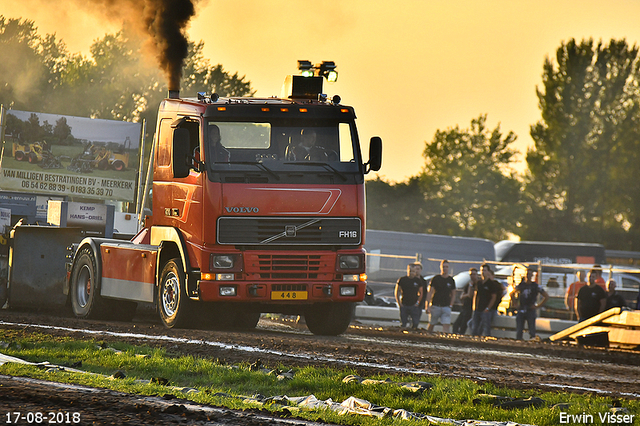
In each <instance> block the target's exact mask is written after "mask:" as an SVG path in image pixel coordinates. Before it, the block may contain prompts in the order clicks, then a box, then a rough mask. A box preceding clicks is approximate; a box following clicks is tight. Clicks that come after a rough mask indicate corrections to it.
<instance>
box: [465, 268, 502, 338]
mask: <svg viewBox="0 0 640 426" xmlns="http://www.w3.org/2000/svg"><path fill="white" fill-rule="evenodd" d="M480 274H481V275H482V281H480V282H479V283H478V284H476V293H475V296H474V298H473V318H472V321H473V322H472V326H471V334H473V335H474V336H482V335H484V336H491V321H493V316H494V312H496V311H495V308H496V307H497V306H498V304H499V303H500V302H499V301H500V299H501V298H502V290H503V289H502V284H500V283H499V282H497V281H495V280H493V271H492V270H491V266H490V265H489V264H487V263H484V264H482V266H481V267H480Z"/></svg>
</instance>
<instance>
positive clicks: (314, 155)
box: [286, 129, 337, 161]
mask: <svg viewBox="0 0 640 426" xmlns="http://www.w3.org/2000/svg"><path fill="white" fill-rule="evenodd" d="M316 139H317V134H316V131H315V130H313V129H302V130H301V131H300V143H299V144H298V145H295V146H293V145H289V146H287V153H286V158H287V161H327V160H331V158H330V157H331V156H330V154H329V152H327V150H326V149H325V148H323V147H321V146H318V145H316ZM336 156H337V155H336Z"/></svg>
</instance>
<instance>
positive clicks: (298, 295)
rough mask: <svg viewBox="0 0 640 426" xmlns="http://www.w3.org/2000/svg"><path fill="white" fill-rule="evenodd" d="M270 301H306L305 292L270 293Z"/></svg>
mask: <svg viewBox="0 0 640 426" xmlns="http://www.w3.org/2000/svg"><path fill="white" fill-rule="evenodd" d="M271 300H307V292H306V291H272V292H271Z"/></svg>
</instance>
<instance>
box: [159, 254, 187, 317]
mask: <svg viewBox="0 0 640 426" xmlns="http://www.w3.org/2000/svg"><path fill="white" fill-rule="evenodd" d="M185 284H186V280H185V274H184V271H183V270H182V262H181V261H180V259H177V258H176V259H171V260H169V261H168V262H167V263H166V264H165V265H164V268H162V273H161V274H160V287H159V288H158V297H157V304H158V313H159V314H160V319H161V320H162V323H163V324H164V325H165V327H167V328H184V327H187V326H188V325H189V323H190V314H191V312H190V310H191V307H190V306H189V305H191V303H190V302H191V300H190V299H189V297H188V296H187V294H186V292H185Z"/></svg>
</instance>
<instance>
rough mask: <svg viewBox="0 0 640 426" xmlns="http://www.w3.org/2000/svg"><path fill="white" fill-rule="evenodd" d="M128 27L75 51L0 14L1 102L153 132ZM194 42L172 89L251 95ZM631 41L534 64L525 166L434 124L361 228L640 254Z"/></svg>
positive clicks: (493, 145)
mask: <svg viewBox="0 0 640 426" xmlns="http://www.w3.org/2000/svg"><path fill="white" fill-rule="evenodd" d="M141 46H142V45H141V42H140V41H139V40H137V39H136V38H134V37H133V36H131V34H129V33H128V32H127V31H126V29H123V30H121V31H119V32H117V33H115V34H107V35H105V36H104V37H103V38H102V39H99V40H96V41H95V42H94V43H93V44H92V46H91V48H90V56H88V57H86V56H84V55H82V54H71V53H69V52H68V49H67V47H66V45H65V44H64V42H63V41H61V40H57V39H56V37H55V35H49V34H47V35H44V36H43V35H40V34H38V31H37V28H36V26H35V24H34V22H33V21H29V20H21V19H7V18H5V17H4V16H2V15H0V57H1V58H2V61H0V103H1V104H3V105H4V106H5V107H9V108H13V109H17V110H24V111H33V112H47V113H53V114H64V115H75V116H82V117H93V118H103V119H114V120H124V121H135V122H138V121H141V120H142V119H146V120H147V122H148V123H151V126H149V128H148V130H147V131H148V133H152V132H153V123H155V119H156V113H157V107H158V104H159V103H160V102H161V100H162V99H163V98H164V97H165V96H166V93H167V85H166V83H165V82H164V79H163V76H162V73H161V71H160V70H159V69H158V68H157V67H156V66H155V61H153V60H150V59H149V58H147V57H146V56H145V55H144V54H142V53H141V52H142V47H141ZM203 48H204V43H203V42H202V41H201V42H198V43H195V42H190V43H189V55H188V57H187V59H186V62H185V68H184V71H183V78H182V82H181V89H182V91H183V92H184V93H189V94H194V93H196V92H198V91H207V92H216V93H218V94H219V95H221V96H247V95H252V94H253V93H254V92H255V91H254V90H253V89H252V88H251V84H250V82H249V81H248V80H246V78H245V77H244V76H242V77H240V76H239V75H238V73H235V74H231V73H228V72H226V71H225V70H224V69H223V67H222V65H220V64H218V65H212V64H211V62H210V61H209V60H208V59H207V58H205V57H204V54H203ZM639 61H640V58H639V57H638V48H637V47H636V46H635V45H633V46H630V45H629V44H627V42H626V41H625V40H611V41H610V42H609V43H603V42H602V41H600V42H594V41H593V40H591V39H589V40H581V41H577V40H574V39H571V40H569V41H566V42H562V43H561V45H560V47H558V49H557V51H556V54H555V57H553V58H551V57H548V58H546V60H545V61H544V64H543V67H542V84H541V86H540V87H538V88H537V96H538V101H539V108H540V112H541V118H540V120H539V121H538V122H536V123H534V124H532V125H531V128H530V135H531V137H532V139H533V142H534V145H533V147H531V148H530V149H528V151H527V152H526V166H527V168H526V170H525V171H524V173H516V172H515V171H514V169H513V167H512V166H513V164H514V162H515V160H516V155H517V154H518V153H517V151H516V150H515V149H514V148H513V145H514V142H515V141H516V138H517V136H516V135H515V134H514V133H513V132H507V133H506V134H505V133H503V131H502V130H501V129H500V126H499V125H498V126H497V127H495V128H494V129H489V128H487V124H486V122H487V116H486V115H484V114H480V115H479V116H478V117H474V118H473V119H472V120H471V122H470V125H469V126H468V127H466V128H460V127H459V126H455V127H453V128H448V129H445V130H438V131H437V132H436V133H435V135H434V137H433V139H432V140H431V141H426V142H425V147H424V151H423V153H422V155H423V157H424V159H425V164H424V166H423V168H422V170H421V172H420V173H419V174H417V175H416V176H412V177H410V178H408V179H407V180H406V181H405V182H399V183H390V182H386V181H384V180H383V179H380V178H378V179H376V180H373V181H369V182H368V185H367V214H368V223H367V227H368V228H370V229H381V230H395V231H407V232H419V233H434V234H442V235H458V236H470V237H479V238H487V239H490V240H493V241H498V240H501V239H504V238H507V237H508V236H510V235H512V234H515V235H518V236H519V237H520V238H522V239H524V240H543V241H577V242H599V243H603V244H604V245H605V246H606V247H607V248H609V249H620V250H640V197H639V196H638V195H639V194H640V180H639V179H637V178H636V176H635V173H636V171H637V169H638V164H639V163H638V160H639V159H640V158H639V157H640V135H639V133H640V123H639V121H640V110H639V105H640V72H639Z"/></svg>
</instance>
